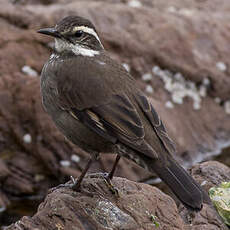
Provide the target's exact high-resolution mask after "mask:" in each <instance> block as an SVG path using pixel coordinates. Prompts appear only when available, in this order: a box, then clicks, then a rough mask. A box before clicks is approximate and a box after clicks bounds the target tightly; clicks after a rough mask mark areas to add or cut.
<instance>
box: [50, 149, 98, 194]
mask: <svg viewBox="0 0 230 230" xmlns="http://www.w3.org/2000/svg"><path fill="white" fill-rule="evenodd" d="M98 157H99V153H97V152H93V153H92V155H91V157H90V159H89V161H88V163H87V165H86V167H85V168H84V170H83V172H82V173H81V175H80V177H79V178H78V179H77V180H76V179H74V178H73V177H72V176H71V177H70V179H71V182H72V183H70V182H68V183H66V184H60V185H58V186H56V187H54V188H51V189H49V193H51V192H53V191H55V190H56V189H59V188H71V189H73V190H75V191H79V190H80V186H81V182H82V180H83V178H84V177H85V175H86V173H87V171H88V169H89V168H90V165H91V164H92V163H93V162H94V161H95V160H97V159H98Z"/></svg>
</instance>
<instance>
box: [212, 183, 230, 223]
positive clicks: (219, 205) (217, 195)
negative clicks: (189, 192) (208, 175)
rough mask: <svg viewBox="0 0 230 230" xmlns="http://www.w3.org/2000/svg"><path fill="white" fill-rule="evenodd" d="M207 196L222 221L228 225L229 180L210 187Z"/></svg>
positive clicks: (229, 220)
mask: <svg viewBox="0 0 230 230" xmlns="http://www.w3.org/2000/svg"><path fill="white" fill-rule="evenodd" d="M209 196H210V198H211V200H212V202H213V204H214V206H215V207H216V209H217V211H218V213H219V214H220V216H221V217H222V218H223V220H224V222H225V223H226V224H227V225H229V226H230V182H222V183H221V184H220V185H219V186H218V187H212V188H210V190H209Z"/></svg>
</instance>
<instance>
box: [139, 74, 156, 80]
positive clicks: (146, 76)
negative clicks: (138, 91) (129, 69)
mask: <svg viewBox="0 0 230 230" xmlns="http://www.w3.org/2000/svg"><path fill="white" fill-rule="evenodd" d="M152 77H153V76H152V74H151V73H145V74H144V75H142V77H141V79H142V80H143V81H151V80H152Z"/></svg>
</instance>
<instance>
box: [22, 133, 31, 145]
mask: <svg viewBox="0 0 230 230" xmlns="http://www.w3.org/2000/svg"><path fill="white" fill-rule="evenodd" d="M23 141H24V143H26V144H30V143H31V142H32V137H31V135H30V134H29V133H27V134H25V135H24V136H23Z"/></svg>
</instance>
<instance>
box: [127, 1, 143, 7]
mask: <svg viewBox="0 0 230 230" xmlns="http://www.w3.org/2000/svg"><path fill="white" fill-rule="evenodd" d="M128 6H131V7H136V8H137V7H141V6H142V3H141V2H140V1H138V0H130V1H129V2H128Z"/></svg>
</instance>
